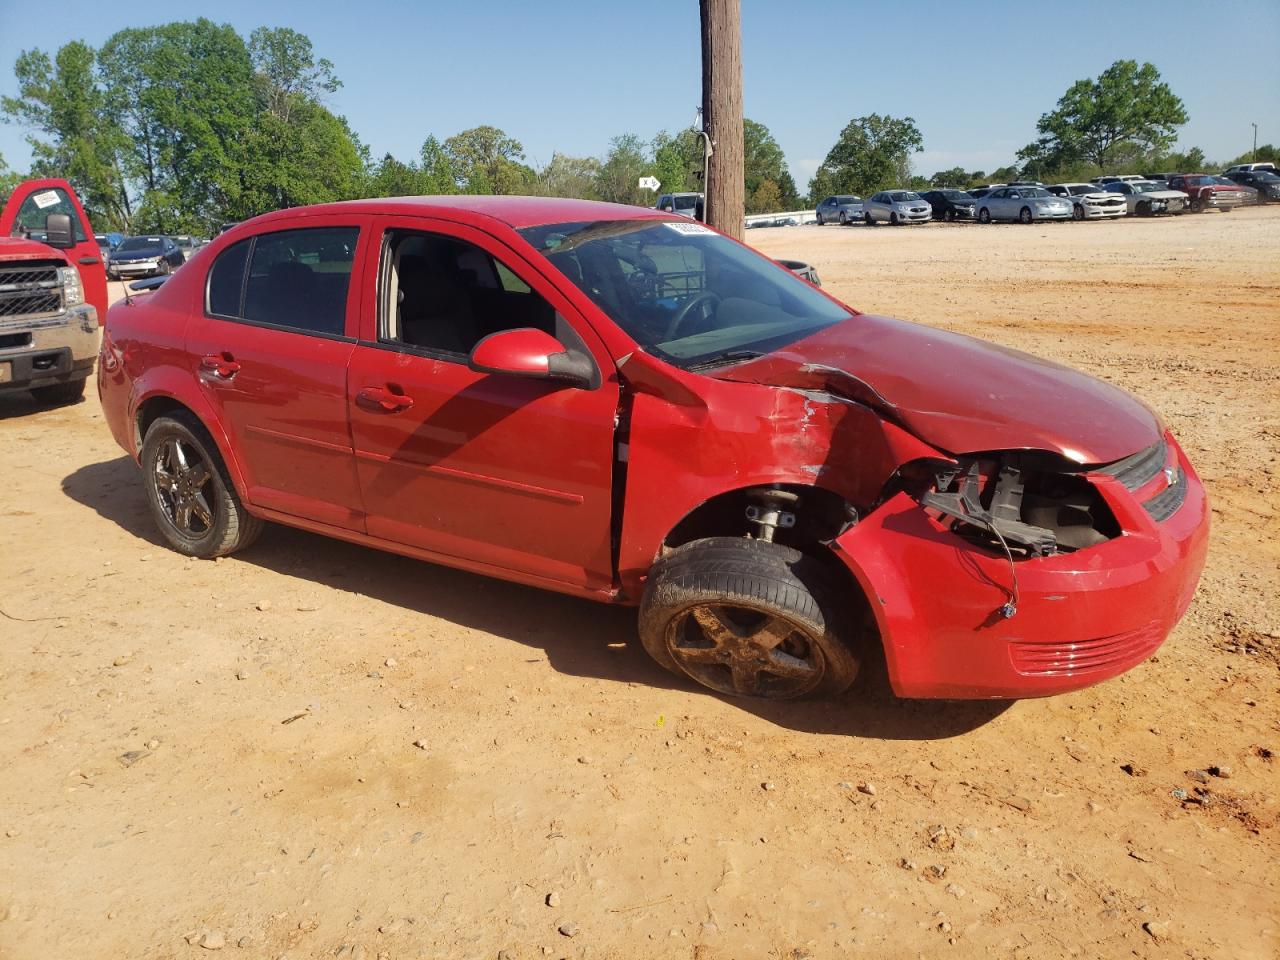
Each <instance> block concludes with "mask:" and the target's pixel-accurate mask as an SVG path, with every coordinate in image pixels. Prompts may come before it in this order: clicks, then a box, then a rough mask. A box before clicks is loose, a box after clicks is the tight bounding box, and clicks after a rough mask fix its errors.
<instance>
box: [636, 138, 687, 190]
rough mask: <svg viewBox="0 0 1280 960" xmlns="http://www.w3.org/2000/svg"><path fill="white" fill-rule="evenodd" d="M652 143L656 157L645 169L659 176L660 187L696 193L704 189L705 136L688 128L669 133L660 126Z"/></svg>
mask: <svg viewBox="0 0 1280 960" xmlns="http://www.w3.org/2000/svg"><path fill="white" fill-rule="evenodd" d="M649 146H650V149H651V150H652V151H653V160H652V162H651V163H649V164H648V169H647V170H646V171H645V173H648V174H651V175H652V176H654V177H657V178H658V183H659V184H660V186H659V187H658V189H659V190H661V191H662V192H663V193H696V192H698V191H700V190H701V189H702V173H703V171H702V137H700V136H699V135H698V134H697V133H696V132H695V131H693V130H690V129H688V128H685V129H684V130H677V131H676V132H675V133H674V134H670V133H667V131H665V130H659V131H658V132H657V134H655V135H654V138H653V140H652V141H651V142H650V144H649ZM644 175H645V174H644V173H641V174H638V176H644ZM653 199H655V200H656V199H657V198H656V197H655V198H653Z"/></svg>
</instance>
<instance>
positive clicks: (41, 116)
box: [0, 40, 129, 226]
mask: <svg viewBox="0 0 1280 960" xmlns="http://www.w3.org/2000/svg"><path fill="white" fill-rule="evenodd" d="M95 63H96V57H95V54H94V51H93V49H92V48H91V47H89V46H88V45H87V44H84V43H81V42H80V41H78V40H77V41H73V42H72V43H68V44H66V45H65V46H63V47H62V48H61V49H60V50H58V52H57V55H56V56H55V57H54V59H52V60H51V59H50V58H49V56H48V54H46V53H44V52H43V51H40V50H27V51H25V52H23V53H22V54H20V55H19V56H18V60H17V62H16V64H15V65H14V74H15V76H16V78H17V81H18V95H17V96H16V97H3V98H0V110H2V111H3V113H4V115H5V117H6V118H7V119H8V120H9V121H10V122H14V123H18V124H21V125H22V126H25V127H27V128H29V129H31V130H32V131H34V132H33V133H30V134H28V136H27V142H28V143H29V144H30V145H31V152H32V165H31V172H32V174H33V175H35V176H55V177H64V178H66V179H67V180H69V181H71V183H72V185H73V186H74V187H75V188H76V192H77V193H79V194H80V198H81V200H82V201H83V203H84V204H85V206H86V208H87V209H88V212H89V216H90V218H91V219H92V220H93V221H94V222H95V223H99V224H103V225H104V226H105V225H110V226H118V225H122V224H124V223H127V222H128V219H129V208H128V198H127V195H126V193H125V190H124V183H123V177H122V176H121V174H120V171H119V170H118V169H117V166H116V154H117V151H118V150H119V149H120V148H121V147H122V146H123V138H122V137H121V135H120V131H119V129H118V128H117V127H116V126H115V125H114V124H113V123H112V122H111V121H110V120H109V119H108V118H107V117H106V111H105V104H104V96H103V91H102V90H101V88H100V87H99V86H98V84H97V83H96V81H95V76H94V69H95Z"/></svg>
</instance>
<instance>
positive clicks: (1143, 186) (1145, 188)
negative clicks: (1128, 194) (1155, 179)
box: [1129, 180, 1165, 193]
mask: <svg viewBox="0 0 1280 960" xmlns="http://www.w3.org/2000/svg"><path fill="white" fill-rule="evenodd" d="M1129 186H1131V187H1133V189H1134V190H1136V191H1137V192H1138V193H1158V192H1159V191H1161V190H1164V189H1165V186H1164V185H1163V184H1159V183H1152V182H1151V181H1150V180H1135V181H1134V182H1133V183H1131V184H1129Z"/></svg>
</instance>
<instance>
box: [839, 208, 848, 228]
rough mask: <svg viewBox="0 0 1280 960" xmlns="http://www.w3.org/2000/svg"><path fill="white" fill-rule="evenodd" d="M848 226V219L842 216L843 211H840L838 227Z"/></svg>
mask: <svg viewBox="0 0 1280 960" xmlns="http://www.w3.org/2000/svg"><path fill="white" fill-rule="evenodd" d="M848 224H849V218H848V217H846V216H845V215H844V211H843V210H841V211H840V226H842V227H844V226H848Z"/></svg>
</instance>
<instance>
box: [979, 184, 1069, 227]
mask: <svg viewBox="0 0 1280 960" xmlns="http://www.w3.org/2000/svg"><path fill="white" fill-rule="evenodd" d="M1070 219H1071V202H1070V201H1069V200H1063V199H1062V198H1061V197H1055V196H1054V195H1053V194H1052V193H1050V192H1049V191H1048V190H1046V189H1045V188H1044V187H1000V188H999V189H997V190H992V191H991V192H990V193H988V194H987V195H986V196H985V197H983V198H982V199H981V200H979V201H978V222H979V223H991V222H992V221H993V220H1017V221H1020V222H1021V223H1033V222H1035V221H1036V220H1070Z"/></svg>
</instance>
